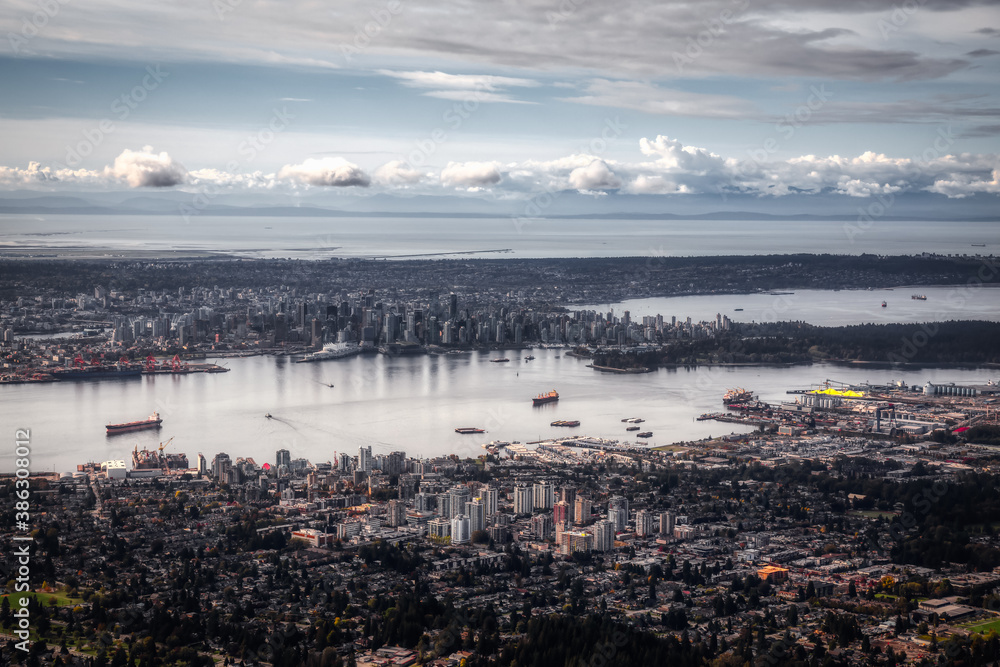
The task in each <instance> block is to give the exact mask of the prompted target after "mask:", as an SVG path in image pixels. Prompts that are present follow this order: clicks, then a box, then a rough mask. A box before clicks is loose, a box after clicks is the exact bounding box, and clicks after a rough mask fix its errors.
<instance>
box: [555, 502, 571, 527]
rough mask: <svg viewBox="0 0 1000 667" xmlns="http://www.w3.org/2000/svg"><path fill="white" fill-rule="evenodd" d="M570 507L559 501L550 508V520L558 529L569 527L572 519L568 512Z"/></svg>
mask: <svg viewBox="0 0 1000 667" xmlns="http://www.w3.org/2000/svg"><path fill="white" fill-rule="evenodd" d="M571 508H572V505H570V504H569V503H567V502H566V501H565V500H560V501H559V502H557V503H556V504H555V505H554V506H553V508H552V520H553V522H554V523H555V525H556V526H559V527H560V528H566V527H567V526H569V524H570V522H571V519H572V512H571V511H570V510H571Z"/></svg>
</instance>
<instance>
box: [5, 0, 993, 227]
mask: <svg viewBox="0 0 1000 667" xmlns="http://www.w3.org/2000/svg"><path fill="white" fill-rule="evenodd" d="M0 35H2V39H0V90H2V91H3V94H2V95H0V136H2V142H0V191H8V192H12V191H25V190H29V191H38V192H39V193H69V192H72V193H87V192H119V191H120V192H129V191H135V192H151V191H159V192H165V191H182V192H194V193H197V192H205V193H213V194H215V193H226V194H232V195H240V194H241V193H245V194H247V195H249V194H251V193H253V194H254V195H259V194H261V193H264V194H267V193H274V194H275V196H277V195H281V196H283V197H287V196H288V195H289V194H292V195H294V196H301V197H303V198H305V199H308V197H309V196H310V195H311V194H316V193H323V194H324V195H329V194H330V193H337V194H344V195H345V196H346V195H349V196H351V197H358V196H372V195H376V194H379V195H390V196H400V197H409V196H413V195H435V196H453V197H466V198H478V199H483V200H489V201H496V200H510V199H514V200H517V199H530V198H533V197H538V196H539V195H543V194H545V193H554V192H565V191H572V192H576V193H582V194H585V195H592V196H593V197H601V198H603V197H611V198H628V197H636V196H637V195H643V196H651V197H650V198H649V201H651V202H654V203H653V204H651V205H652V206H654V207H655V206H656V204H655V202H656V201H659V199H658V198H659V197H662V201H664V202H669V201H671V200H676V198H678V197H683V196H685V195H706V194H707V195H711V194H721V195H723V196H725V195H726V194H732V195H740V196H753V197H766V198H774V199H781V198H784V199H788V200H796V201H803V200H804V201H808V198H809V197H810V196H812V195H818V194H821V193H823V194H827V195H829V194H836V195H841V196H843V197H845V198H856V199H858V200H859V201H865V200H872V199H874V198H879V197H881V198H885V197H890V196H891V197H905V196H906V195H907V194H914V193H920V194H923V195H926V194H927V193H931V194H934V195H937V196H940V197H941V198H942V200H949V201H951V202H953V204H954V207H955V210H956V211H959V212H960V211H961V210H962V206H963V201H971V200H975V199H978V200H979V201H980V202H981V201H982V198H984V197H986V198H991V197H993V198H995V197H997V193H998V192H1000V157H998V155H1000V100H998V92H1000V74H998V73H1000V0H950V1H949V0H902V1H898V2H889V1H887V0H794V1H793V0H701V1H699V2H646V1H639V0H624V1H621V2H616V3H609V2H599V1H598V0H495V1H493V2H471V1H466V0H366V1H362V2H350V3H345V2H326V3H324V2H316V1H306V0H291V1H286V0H281V1H279V0H183V1H178V2H172V3H163V2H141V3H136V2H124V1H121V0H91V1H89V2H86V3H84V2H79V1H77V0H7V1H6V2H4V3H2V4H0ZM0 195H2V192H0Z"/></svg>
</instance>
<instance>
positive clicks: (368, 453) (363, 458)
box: [358, 445, 372, 472]
mask: <svg viewBox="0 0 1000 667" xmlns="http://www.w3.org/2000/svg"><path fill="white" fill-rule="evenodd" d="M358 470H361V471H362V472H371V471H372V448H371V445H369V446H367V447H358Z"/></svg>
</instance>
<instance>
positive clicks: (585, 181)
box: [569, 160, 622, 190]
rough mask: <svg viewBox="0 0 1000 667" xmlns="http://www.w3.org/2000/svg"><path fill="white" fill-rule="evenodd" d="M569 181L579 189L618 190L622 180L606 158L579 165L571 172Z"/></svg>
mask: <svg viewBox="0 0 1000 667" xmlns="http://www.w3.org/2000/svg"><path fill="white" fill-rule="evenodd" d="M569 182H570V185H572V186H573V187H574V188H576V189H577V190H616V189H618V188H620V187H621V185H622V181H621V179H620V178H618V177H617V176H615V174H614V172H612V171H611V169H610V168H609V167H608V163H607V162H605V161H604V160H594V161H593V162H591V163H590V164H589V165H587V166H586V167H577V168H576V169H574V170H573V171H571V172H570V174H569Z"/></svg>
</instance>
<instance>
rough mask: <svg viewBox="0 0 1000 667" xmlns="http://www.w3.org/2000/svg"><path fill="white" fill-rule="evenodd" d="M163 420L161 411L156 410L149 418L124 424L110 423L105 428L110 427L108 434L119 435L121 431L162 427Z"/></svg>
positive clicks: (128, 431) (127, 431)
mask: <svg viewBox="0 0 1000 667" xmlns="http://www.w3.org/2000/svg"><path fill="white" fill-rule="evenodd" d="M162 423H163V420H162V419H160V413H158V412H154V413H153V414H151V415H149V418H148V419H143V420H142V421H134V422H126V423H124V424H108V425H107V426H105V427H104V428H106V429H108V435H118V434H119V433H130V432H132V431H143V430H145V429H147V428H160V424H162Z"/></svg>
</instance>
